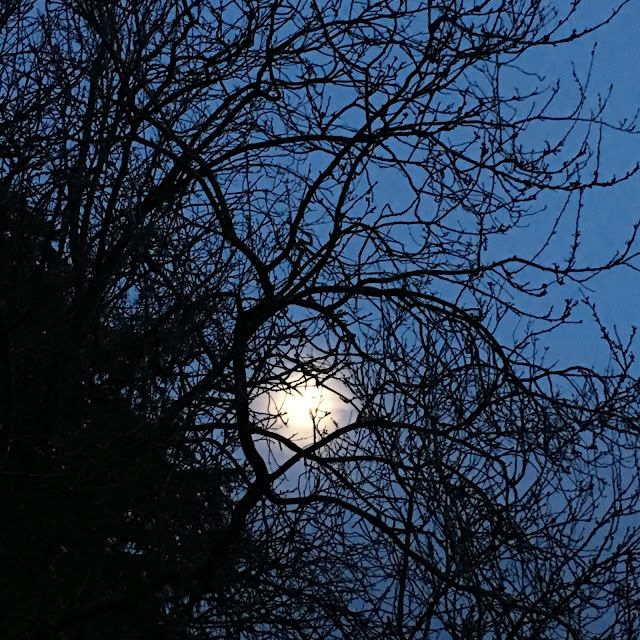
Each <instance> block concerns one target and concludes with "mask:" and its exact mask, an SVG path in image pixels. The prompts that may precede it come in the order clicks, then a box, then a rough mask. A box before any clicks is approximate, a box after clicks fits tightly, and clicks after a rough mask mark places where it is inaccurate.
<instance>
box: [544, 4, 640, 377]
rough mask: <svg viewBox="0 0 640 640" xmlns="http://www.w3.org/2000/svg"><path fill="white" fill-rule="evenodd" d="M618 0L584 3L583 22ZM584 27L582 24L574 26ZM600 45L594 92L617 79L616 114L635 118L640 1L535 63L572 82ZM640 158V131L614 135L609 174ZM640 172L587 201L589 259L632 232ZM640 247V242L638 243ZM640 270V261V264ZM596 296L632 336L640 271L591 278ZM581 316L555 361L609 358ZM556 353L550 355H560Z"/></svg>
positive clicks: (639, 316)
mask: <svg viewBox="0 0 640 640" xmlns="http://www.w3.org/2000/svg"><path fill="white" fill-rule="evenodd" d="M611 6H612V3H609V2H594V1H593V0H590V1H589V2H587V3H585V9H586V10H585V11H584V12H583V14H582V15H583V17H584V21H591V20H594V19H597V18H598V17H602V16H603V15H607V13H608V12H610V10H611ZM575 26H576V27H578V28H579V27H580V25H579V24H578V25H575ZM596 42H597V49H596V59H595V66H594V73H593V79H592V86H591V91H592V93H594V92H596V91H600V92H602V93H606V92H607V91H608V89H609V86H610V85H611V84H613V95H612V98H611V101H610V105H609V115H610V117H613V118H614V119H615V118H622V117H628V116H632V115H633V114H634V113H635V111H636V110H637V109H638V108H639V107H640V83H639V80H640V73H639V72H640V2H638V1H637V0H632V2H630V3H629V4H628V5H627V6H626V7H625V8H624V9H623V12H622V14H621V15H619V16H618V17H617V19H615V20H614V21H613V22H612V23H611V24H609V25H606V26H605V27H603V28H602V30H601V31H598V32H596V33H595V34H592V35H589V36H588V37H585V39H584V40H582V41H579V42H576V43H573V44H571V45H568V46H566V47H564V48H562V49H559V48H550V49H547V50H546V52H544V53H543V52H541V51H540V50H538V51H537V52H536V53H535V65H536V67H537V68H538V69H539V70H540V71H542V72H544V73H547V74H549V76H550V77H553V76H559V77H560V78H561V79H564V81H565V82H566V84H567V85H569V82H570V81H569V78H570V76H569V74H570V73H571V62H572V61H573V62H574V63H575V64H576V69H577V70H578V72H579V73H580V72H582V73H584V72H586V70H587V68H588V66H589V63H590V56H591V51H592V48H593V46H594V44H595V43H596ZM639 160H640V135H634V136H632V135H629V134H619V133H616V132H609V133H608V135H607V137H606V138H605V144H604V153H603V158H602V166H603V168H604V169H605V170H606V171H607V172H611V173H616V174H620V173H621V172H623V171H624V170H627V169H629V168H630V167H632V166H634V165H635V164H636V162H638V161H639ZM639 201H640V176H638V175H637V176H634V177H633V178H632V179H630V180H629V181H628V182H626V183H624V184H622V185H619V186H616V187H615V188H611V189H605V190H593V191H591V192H589V193H588V194H587V196H586V198H585V208H584V217H583V228H582V231H583V233H582V256H583V259H584V260H585V261H588V260H591V261H594V262H595V261H598V260H604V259H606V257H607V256H610V255H611V254H612V253H613V252H614V251H615V249H616V248H617V247H620V246H621V245H622V244H623V243H624V242H625V240H626V238H627V237H628V234H629V231H630V229H631V227H632V225H633V224H634V222H635V221H636V220H638V218H640V202H639ZM638 249H639V250H640V243H638ZM636 264H637V265H638V266H639V267H640V259H638V260H637V261H636ZM590 287H591V288H592V289H593V290H594V293H592V294H590V297H591V299H592V300H594V301H595V302H596V304H597V307H598V311H599V313H600V314H601V317H602V319H603V320H604V321H605V322H606V323H607V324H608V325H613V324H614V323H615V324H616V325H617V326H618V327H619V328H620V329H621V330H622V332H623V334H626V333H628V330H629V328H630V327H631V325H633V324H637V325H640V273H636V272H634V271H633V270H631V269H628V268H619V269H617V270H615V271H613V272H609V273H605V274H602V275H600V276H598V277H597V279H595V280H593V281H592V282H591V283H590ZM556 295H558V296H559V298H564V297H570V295H573V293H572V292H569V291H564V290H563V291H556ZM577 317H582V318H584V319H585V323H584V324H583V325H582V326H575V325H574V326H570V327H569V326H568V327H563V328H561V329H559V330H558V331H557V332H556V333H555V334H554V335H553V336H552V337H550V338H549V339H548V341H547V344H548V346H549V347H550V350H551V351H552V353H553V356H555V358H558V359H560V360H561V361H566V362H567V363H568V362H571V361H576V360H578V361H579V362H580V363H581V364H587V365H588V364H597V365H600V366H601V365H602V364H604V363H606V359H607V355H606V354H607V352H606V349H605V348H604V347H603V345H602V344H600V343H599V338H598V331H597V330H596V329H595V327H594V325H593V323H592V322H591V321H590V320H589V314H588V313H587V311H586V310H582V311H580V312H578V314H577ZM555 358H554V357H552V358H551V359H555Z"/></svg>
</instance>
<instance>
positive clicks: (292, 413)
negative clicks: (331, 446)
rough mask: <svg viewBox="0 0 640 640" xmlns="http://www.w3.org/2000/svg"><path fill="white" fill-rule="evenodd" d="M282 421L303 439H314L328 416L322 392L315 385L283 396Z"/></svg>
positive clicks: (297, 389)
mask: <svg viewBox="0 0 640 640" xmlns="http://www.w3.org/2000/svg"><path fill="white" fill-rule="evenodd" d="M283 396H284V397H283V398H282V407H281V412H282V420H283V422H284V423H285V424H286V425H287V427H288V428H289V430H290V431H292V432H293V433H295V434H297V436H298V437H301V438H310V437H313V427H314V423H315V426H316V428H318V425H319V423H320V421H321V420H322V418H323V417H325V416H326V414H327V412H328V411H327V410H328V408H327V406H326V404H327V403H326V402H325V399H324V398H323V394H322V391H321V390H320V389H318V387H316V386H315V385H307V386H300V387H297V388H296V389H293V390H291V391H287V392H286V393H284V394H283Z"/></svg>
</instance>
